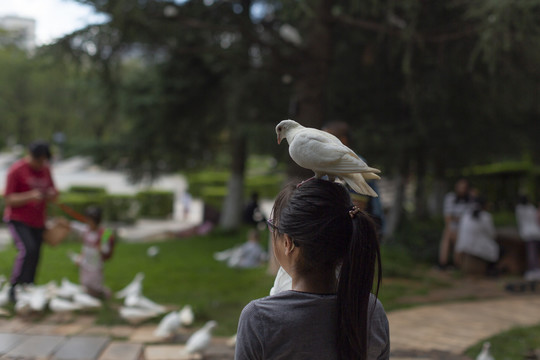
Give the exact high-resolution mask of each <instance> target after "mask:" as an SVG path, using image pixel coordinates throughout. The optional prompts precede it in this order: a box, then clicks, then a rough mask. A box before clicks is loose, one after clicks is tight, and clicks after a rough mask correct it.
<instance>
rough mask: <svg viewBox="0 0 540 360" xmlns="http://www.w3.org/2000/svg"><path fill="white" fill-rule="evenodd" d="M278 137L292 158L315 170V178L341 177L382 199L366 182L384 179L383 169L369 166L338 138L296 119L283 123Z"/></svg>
mask: <svg viewBox="0 0 540 360" xmlns="http://www.w3.org/2000/svg"><path fill="white" fill-rule="evenodd" d="M276 134H277V142H278V144H279V143H281V141H282V140H283V139H287V142H288V143H289V154H290V155H291V158H292V159H293V160H294V161H295V162H296V163H297V164H298V165H300V166H301V167H303V168H306V169H310V170H313V172H314V173H315V178H321V177H323V176H325V175H328V177H329V178H330V179H331V180H333V179H334V178H335V177H338V178H340V179H342V180H343V181H345V182H346V183H347V184H348V185H349V186H350V187H351V188H352V189H353V190H354V191H356V192H357V193H359V194H364V195H369V196H372V197H377V196H378V195H377V193H376V192H375V191H374V190H373V189H372V188H371V187H370V186H369V185H368V184H367V182H366V180H370V179H380V177H379V176H378V175H377V173H380V170H378V169H375V168H371V167H369V166H368V165H367V164H366V163H365V161H364V160H362V159H361V158H360V157H359V156H358V155H356V153H355V152H354V151H352V150H351V149H349V148H348V147H347V146H345V145H343V143H342V142H341V141H340V140H339V139H338V138H337V137H335V136H334V135H332V134H329V133H327V132H325V131H322V130H317V129H313V128H306V127H304V126H302V125H300V124H299V123H297V122H296V121H293V120H283V121H281V122H280V123H279V124H278V125H277V126H276Z"/></svg>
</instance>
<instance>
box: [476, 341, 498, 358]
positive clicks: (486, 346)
mask: <svg viewBox="0 0 540 360" xmlns="http://www.w3.org/2000/svg"><path fill="white" fill-rule="evenodd" d="M490 347H491V343H490V342H489V341H486V342H485V343H484V345H482V351H481V352H480V354H478V356H477V357H476V360H495V359H494V358H493V356H491V354H490V353H489V348H490Z"/></svg>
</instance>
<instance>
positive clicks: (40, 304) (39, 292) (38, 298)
mask: <svg viewBox="0 0 540 360" xmlns="http://www.w3.org/2000/svg"><path fill="white" fill-rule="evenodd" d="M47 291H48V289H47V287H45V286H39V287H35V288H33V289H29V290H28V296H29V304H30V308H31V309H32V310H33V311H43V310H45V306H47V302H48V301H49V298H48V293H47Z"/></svg>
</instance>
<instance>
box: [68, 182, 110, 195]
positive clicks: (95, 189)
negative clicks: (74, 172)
mask: <svg viewBox="0 0 540 360" xmlns="http://www.w3.org/2000/svg"><path fill="white" fill-rule="evenodd" d="M68 192H72V193H82V194H89V195H97V196H103V195H105V194H106V193H107V189H105V188H104V187H99V186H87V185H73V186H71V187H70V188H69V189H68Z"/></svg>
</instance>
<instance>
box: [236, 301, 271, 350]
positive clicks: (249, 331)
mask: <svg viewBox="0 0 540 360" xmlns="http://www.w3.org/2000/svg"><path fill="white" fill-rule="evenodd" d="M263 331H264V330H263V326H262V323H261V322H260V319H259V314H258V312H257V308H256V306H255V304H254V303H253V302H251V303H249V304H248V305H247V306H246V307H245V308H244V310H242V314H240V319H239V320H238V332H237V334H236V348H235V351H234V359H235V360H258V359H262V356H263Z"/></svg>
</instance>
